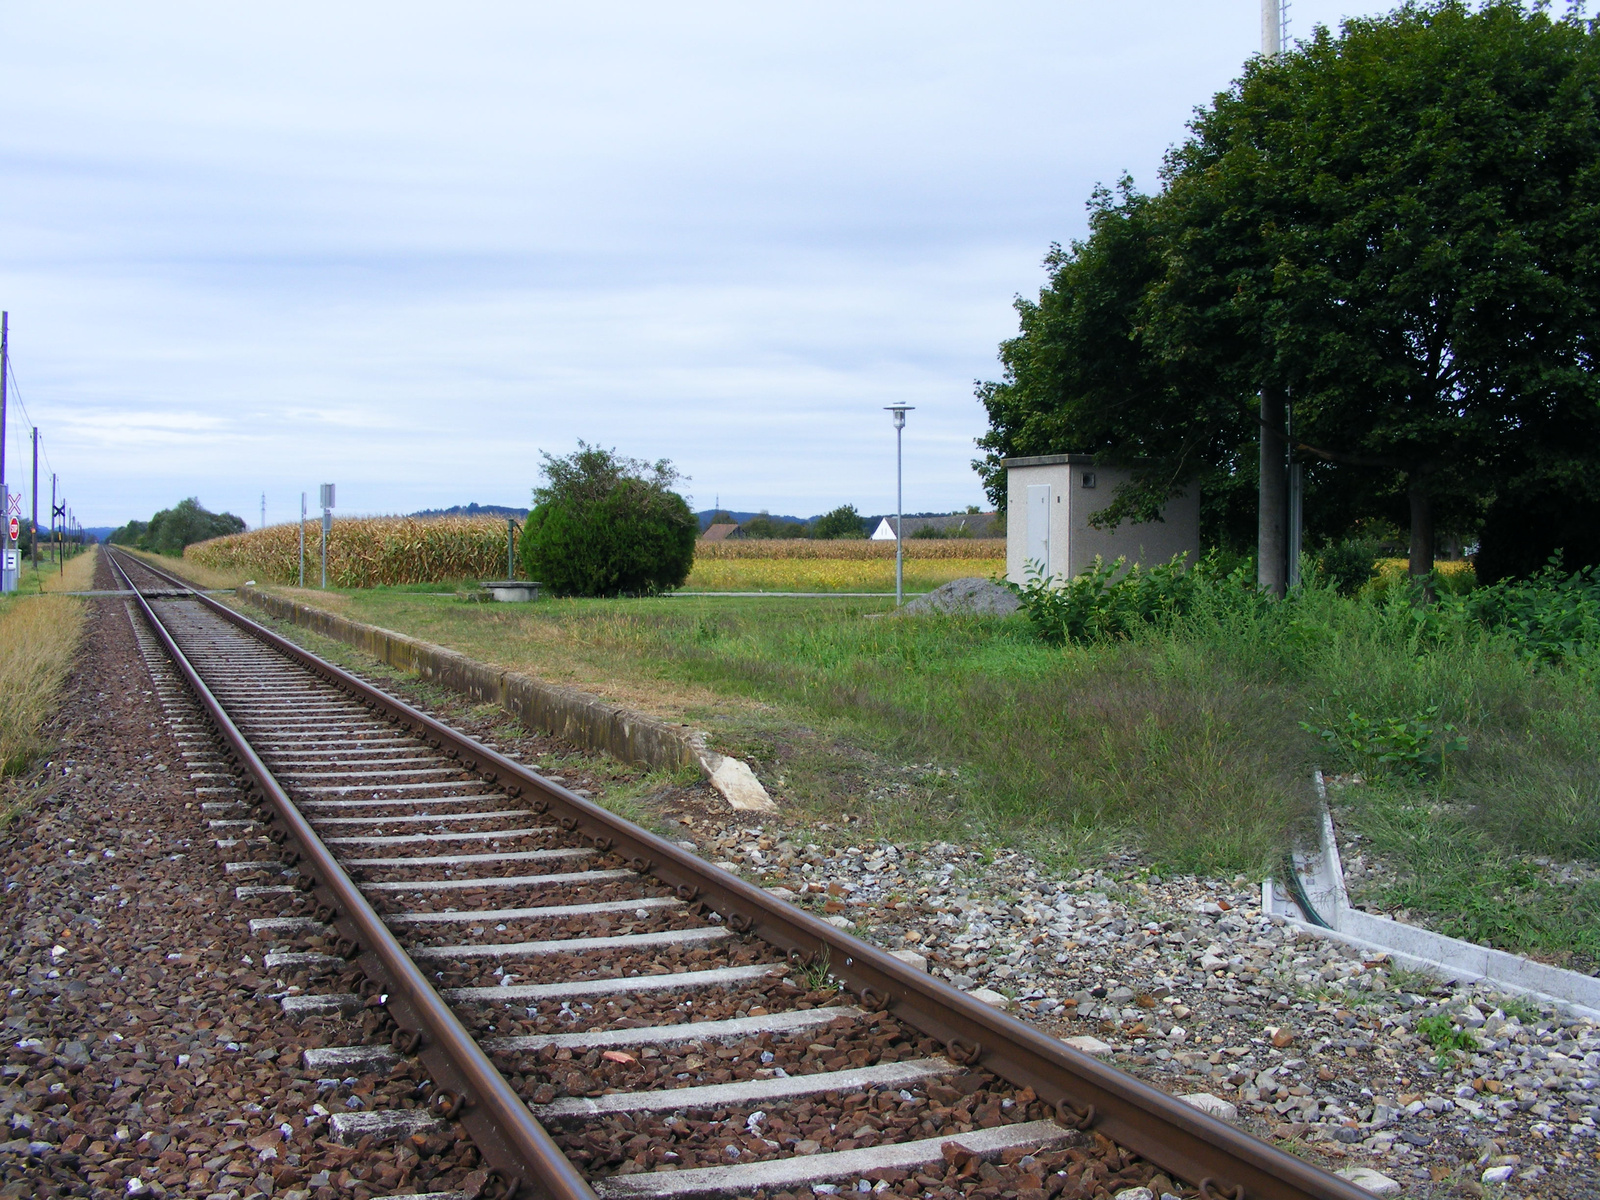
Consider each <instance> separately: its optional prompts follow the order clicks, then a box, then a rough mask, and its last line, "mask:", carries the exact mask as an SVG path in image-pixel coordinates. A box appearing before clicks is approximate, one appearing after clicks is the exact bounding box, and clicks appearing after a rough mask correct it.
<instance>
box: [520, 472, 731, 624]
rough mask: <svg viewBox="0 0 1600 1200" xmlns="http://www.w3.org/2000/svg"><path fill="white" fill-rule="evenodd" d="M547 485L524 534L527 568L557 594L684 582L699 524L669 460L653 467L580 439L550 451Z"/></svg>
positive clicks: (630, 590)
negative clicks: (566, 450)
mask: <svg viewBox="0 0 1600 1200" xmlns="http://www.w3.org/2000/svg"><path fill="white" fill-rule="evenodd" d="M544 476H545V485H544V486H543V487H541V488H537V489H535V491H534V494H533V498H534V508H533V511H532V512H530V513H529V514H528V520H527V524H526V526H525V527H524V529H523V533H522V566H523V569H524V571H525V572H526V573H527V576H528V578H530V579H537V580H539V581H541V582H542V583H543V584H544V585H545V586H546V587H548V588H549V589H550V590H551V591H552V592H554V593H555V594H556V595H558V596H616V595H645V594H649V593H652V592H660V591H667V590H669V589H671V588H675V587H681V586H682V584H683V581H684V580H685V579H687V578H688V576H689V570H690V568H691V567H693V565H694V546H695V540H696V538H697V537H698V535H699V532H700V523H699V522H698V521H697V520H695V517H694V514H693V513H691V512H690V511H689V505H688V504H687V503H686V502H685V501H684V499H683V497H682V496H680V495H678V494H677V493H676V492H674V491H672V490H671V485H672V484H673V483H675V482H676V481H677V479H678V474H677V472H676V471H674V470H673V469H672V464H671V463H669V462H667V461H666V460H665V459H663V460H661V461H660V462H657V463H655V464H647V463H643V462H640V461H638V460H636V459H630V458H622V457H619V456H618V455H617V454H616V452H615V451H612V450H602V449H600V448H598V447H594V446H589V445H587V444H586V443H584V442H579V443H578V450H577V451H576V452H575V453H573V454H570V455H568V456H566V457H565V458H552V457H551V456H550V455H548V454H547V455H545V464H544Z"/></svg>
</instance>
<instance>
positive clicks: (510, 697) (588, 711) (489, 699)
mask: <svg viewBox="0 0 1600 1200" xmlns="http://www.w3.org/2000/svg"><path fill="white" fill-rule="evenodd" d="M238 596H239V598H240V599H241V600H243V601H245V602H246V603H247V604H252V605H254V606H255V607H257V608H259V609H262V610H263V611H265V612H266V613H268V614H269V615H271V616H274V617H277V618H278V619H279V620H282V621H288V622H289V623H290V624H292V625H299V626H301V627H302V628H305V629H310V630H311V631H312V632H314V633H319V634H321V635H322V636H323V637H328V638H332V639H334V640H335V641H339V642H344V643H345V644H346V645H350V646H354V647H355V648H356V649H358V650H361V651H364V652H365V653H367V654H370V655H372V657H374V658H376V659H377V660H378V661H380V662H383V663H387V664H388V665H389V666H391V667H394V668H396V669H397V670H401V671H406V672H408V673H410V674H413V675H416V676H418V677H419V678H422V679H426V680H428V681H430V682H432V683H437V684H439V685H441V686H443V687H447V688H449V689H450V690H451V691H455V692H460V693H461V694H463V695H465V696H468V697H470V698H471V699H473V700H475V701H477V702H478V703H480V704H498V705H499V706H500V707H501V708H503V709H505V710H506V711H507V712H509V713H511V714H512V715H513V716H514V717H516V718H517V719H518V720H520V721H521V722H522V723H523V724H524V725H527V726H528V727H529V728H530V729H540V730H543V731H544V732H546V733H550V734H554V735H555V736H557V737H560V738H564V739H566V740H567V741H569V742H572V743H573V744H574V745H577V746H582V747H584V748H585V749H589V750H604V751H605V752H606V753H608V754H610V755H611V756H612V757H614V758H617V759H620V760H621V761H623V762H628V763H637V764H639V765H641V766H646V767H652V768H655V769H660V770H679V769H681V768H683V767H690V766H692V767H697V768H698V769H699V771H700V773H701V774H702V775H703V776H705V778H706V780H707V782H709V783H710V784H711V786H712V787H713V788H714V789H715V790H716V792H717V793H718V794H719V795H720V796H722V798H723V799H725V800H726V801H727V802H728V804H729V805H730V806H731V807H733V808H736V809H739V810H740V811H742V812H776V811H777V808H778V806H777V805H776V804H774V803H773V801H772V797H771V796H770V795H768V794H767V790H766V788H764V787H762V786H761V781H760V780H759V779H757V778H756V776H755V772H753V771H752V770H751V769H750V765H749V764H748V763H746V762H743V761H741V760H740V759H737V758H730V757H728V756H727V755H723V754H718V753H717V752H716V751H714V750H712V749H711V748H710V747H709V746H707V745H706V735H705V734H704V733H702V732H701V731H699V730H696V729H691V728H690V727H689V726H687V725H680V724H674V723H673V722H670V721H663V720H661V719H660V718H658V717H652V716H648V715H647V714H645V713H641V712H635V711H633V710H632V709H629V708H624V707H622V706H621V705H618V704H613V703H611V702H610V701H608V700H605V699H603V698H602V697H600V696H595V695H591V694H590V693H588V692H582V691H579V690H578V689H576V688H569V687H562V686H560V685H558V684H553V683H545V682H543V681H541V680H538V679H535V678H533V677H532V676H531V675H523V674H521V673H519V672H516V671H504V670H501V669H500V668H498V667H492V666H489V665H488V664H487V663H481V662H478V661H477V660H476V659H472V658H468V657H467V656H466V655H465V654H461V653H460V652H458V651H455V650H450V649H447V648H446V647H444V646H437V645H434V644H433V643H432V642H424V641H422V640H421V639H419V638H414V637H410V636H408V635H407V634H403V633H396V632H395V631H394V630H392V629H384V628H382V627H380V626H377V625H368V624H366V623H364V622H361V621H352V620H350V619H349V618H348V617H342V616H339V615H338V614H337V613H331V612H328V611H327V610H325V609H320V608H314V607H312V606H311V605H309V604H306V603H304V602H302V601H299V600H290V599H287V598H286V597H283V596H274V595H272V594H271V593H269V592H264V591H262V590H260V589H259V588H255V587H251V586H250V585H248V584H246V585H245V586H243V587H241V588H239V589H238Z"/></svg>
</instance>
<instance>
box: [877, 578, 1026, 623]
mask: <svg viewBox="0 0 1600 1200" xmlns="http://www.w3.org/2000/svg"><path fill="white" fill-rule="evenodd" d="M1021 607H1022V602H1021V601H1020V600H1018V599H1017V596H1016V593H1015V592H1013V591H1012V590H1011V589H1010V588H1007V587H1002V586H1001V585H1000V584H998V583H995V582H994V581H993V580H990V579H979V578H977V577H976V576H973V577H970V578H967V579H952V580H951V581H950V582H949V583H947V584H945V585H944V586H943V587H940V588H935V589H934V590H933V591H931V592H929V593H928V594H927V595H926V596H918V597H917V598H916V599H915V600H913V601H911V603H910V604H907V605H906V606H905V607H904V608H902V609H901V610H900V614H901V615H903V616H908V617H915V616H926V615H927V614H928V613H961V614H965V615H969V616H979V617H1009V616H1010V615H1011V614H1012V613H1014V612H1016V611H1017V609H1019V608H1021Z"/></svg>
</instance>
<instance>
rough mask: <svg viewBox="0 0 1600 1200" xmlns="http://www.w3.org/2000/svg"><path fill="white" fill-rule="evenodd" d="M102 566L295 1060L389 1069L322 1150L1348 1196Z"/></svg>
mask: <svg viewBox="0 0 1600 1200" xmlns="http://www.w3.org/2000/svg"><path fill="white" fill-rule="evenodd" d="M108 554H109V558H110V563H111V566H112V569H113V571H114V572H115V573H116V574H117V575H118V577H119V578H120V579H121V580H122V582H123V583H124V584H125V585H126V587H127V588H128V590H129V591H130V592H131V593H132V600H133V603H134V604H135V605H137V613H138V615H139V616H140V617H141V618H142V621H143V625H144V628H143V629H139V628H137V624H136V633H137V634H138V636H139V638H140V641H141V645H142V646H144V647H145V649H146V655H147V658H150V659H152V668H153V673H154V674H156V676H157V686H158V689H160V690H161V692H162V698H163V702H164V703H165V704H167V706H168V710H169V713H174V712H185V713H189V714H192V715H189V716H179V717H177V718H175V720H176V727H175V734H176V736H177V737H178V738H179V739H180V742H181V743H182V745H183V753H184V754H185V757H186V759H187V761H188V762H189V763H190V765H191V767H192V768H194V770H193V771H192V772H191V773H192V774H193V775H194V776H195V777H196V783H197V791H198V792H199V793H200V796H201V799H202V801H203V803H204V806H205V809H206V811H207V817H208V818H209V820H210V822H211V828H212V830H213V832H214V834H215V836H216V838H217V841H218V845H219V847H222V848H224V849H228V850H230V851H237V857H236V859H235V861H233V862H231V863H229V864H228V867H227V869H228V871H229V872H230V874H235V875H237V876H238V878H239V884H238V886H237V890H236V894H237V897H238V900H239V902H240V904H241V906H243V907H245V908H247V909H248V911H249V913H254V914H259V915H254V916H251V917H250V922H251V928H252V931H253V932H255V933H257V934H258V935H260V936H263V937H268V938H272V939H274V940H275V941H276V943H277V948H275V949H273V950H272V951H271V952H270V953H268V954H267V956H266V960H265V966H266V968H267V969H268V971H269V973H271V974H272V975H273V976H274V977H275V978H279V979H282V980H283V981H284V988H283V991H282V994H281V997H280V999H281V1004H282V1006H283V1008H284V1012H285V1016H286V1019H297V1020H312V1021H329V1022H333V1023H334V1026H335V1027H336V1028H338V1029H343V1030H346V1031H348V1032H349V1034H350V1037H349V1044H348V1045H343V1046H325V1047H322V1048H320V1049H316V1050H310V1051H307V1052H306V1056H307V1062H306V1065H307V1066H308V1067H312V1068H314V1069H317V1070H326V1071H327V1072H328V1073H329V1074H331V1075H335V1076H337V1075H342V1074H349V1075H380V1076H385V1077H393V1078H395V1079H398V1080H400V1081H401V1083H402V1086H398V1087H389V1088H386V1089H385V1090H384V1092H383V1094H384V1095H385V1096H386V1097H387V1100H386V1101H385V1103H384V1105H383V1106H381V1107H375V1108H373V1109H362V1110H358V1111H353V1112H344V1113H335V1114H331V1115H330V1117H329V1127H330V1132H331V1134H332V1136H334V1137H335V1138H337V1139H339V1140H342V1141H345V1142H348V1143H358V1142H359V1141H360V1140H361V1139H362V1138H365V1137H369V1136H370V1137H374V1138H378V1139H386V1138H396V1137H405V1136H412V1135H417V1134H426V1133H428V1132H430V1131H435V1130H438V1129H440V1128H441V1127H442V1126H444V1124H445V1123H446V1122H459V1123H460V1124H461V1125H462V1126H463V1127H464V1128H465V1130H466V1131H467V1133H468V1134H470V1136H471V1137H472V1139H473V1141H474V1143H475V1144H476V1145H477V1147H478V1149H479V1152H480V1154H481V1155H482V1158H483V1160H484V1162H485V1163H486V1164H487V1165H488V1167H489V1168H490V1173H489V1175H488V1177H487V1178H486V1179H485V1180H484V1182H483V1185H482V1188H481V1191H480V1194H481V1195H484V1196H486V1197H489V1198H491V1200H492V1198H494V1197H500V1198H505V1197H509V1196H511V1195H513V1194H515V1195H519V1196H537V1197H548V1198H550V1200H593V1198H594V1197H596V1196H597V1195H598V1196H599V1197H603V1198H605V1200H622V1198H626V1197H638V1198H658V1200H676V1198H678V1197H694V1196H729V1197H733V1196H751V1197H769V1198H773V1200H777V1198H780V1197H784V1196H788V1197H791V1198H802V1200H803V1198H805V1197H813V1196H816V1195H828V1194H834V1193H837V1192H839V1191H841V1190H843V1191H852V1192H875V1193H886V1192H890V1191H893V1192H894V1193H895V1194H897V1195H900V1196H905V1197H941V1198H942V1197H951V1196H956V1195H963V1194H966V1195H973V1194H976V1195H983V1196H995V1197H1001V1196H1004V1197H1012V1196H1015V1197H1017V1198H1018V1200H1050V1198H1052V1197H1056V1196H1063V1197H1067V1198H1068V1200H1074V1198H1077V1197H1099V1196H1114V1195H1116V1194H1117V1193H1118V1192H1119V1191H1122V1190H1125V1189H1129V1188H1135V1187H1139V1186H1145V1185H1149V1184H1152V1183H1153V1184H1155V1185H1156V1186H1157V1188H1158V1193H1157V1194H1159V1190H1169V1189H1170V1190H1171V1191H1172V1192H1174V1193H1176V1194H1178V1195H1180V1196H1183V1197H1190V1196H1199V1197H1202V1198H1204V1200H1211V1198H1220V1197H1224V1196H1226V1197H1232V1198H1233V1200H1242V1198H1248V1200H1291V1198H1295V1200H1303V1198H1313V1197H1314V1198H1317V1200H1360V1198H1362V1197H1366V1196H1368V1195H1369V1193H1367V1192H1365V1191H1363V1190H1362V1189H1360V1188H1358V1187H1356V1186H1355V1185H1354V1184H1351V1183H1349V1182H1347V1181H1345V1180H1343V1179H1340V1178H1338V1177H1337V1176H1333V1175H1330V1174H1327V1173H1324V1172H1322V1171H1319V1170H1317V1169H1316V1168H1314V1167H1311V1166H1309V1165H1308V1164H1306V1163H1304V1162H1302V1161H1301V1160H1299V1159H1296V1158H1294V1157H1292V1156H1290V1155H1288V1154H1285V1153H1283V1152H1281V1151H1279V1150H1277V1149H1275V1148H1273V1147H1271V1146H1269V1145H1267V1144H1265V1143H1263V1142H1261V1141H1258V1140H1256V1139H1254V1138H1251V1137H1249V1136H1248V1135H1246V1134H1243V1133H1241V1132H1240V1131H1239V1130H1237V1129H1234V1128H1233V1127H1232V1126H1230V1125H1228V1124H1225V1123H1223V1122H1221V1121H1218V1120H1216V1119H1214V1118H1212V1117H1209V1116H1207V1115H1206V1114H1204V1113H1202V1112H1199V1111H1198V1110H1196V1109H1193V1108H1191V1107H1190V1106H1189V1105H1187V1104H1184V1103H1182V1102H1181V1101H1178V1100H1176V1099H1174V1098H1172V1097H1170V1096H1168V1095H1166V1094H1165V1093H1163V1092H1160V1091H1157V1090H1156V1089H1153V1088H1151V1087H1149V1086H1148V1085H1145V1084H1142V1083H1140V1082H1139V1081H1137V1080H1135V1079H1133V1078H1131V1077H1129V1076H1127V1075H1124V1074H1122V1073H1121V1072H1119V1071H1116V1070H1115V1069H1113V1068H1110V1067H1108V1066H1106V1065H1104V1064H1102V1063H1100V1062H1098V1061H1096V1060H1095V1059H1093V1058H1090V1057H1088V1056H1086V1055H1082V1054H1079V1053H1078V1052H1076V1051H1074V1050H1071V1049H1070V1048H1068V1047H1066V1046H1064V1045H1063V1044H1061V1043H1060V1042H1058V1041H1057V1040H1056V1039H1054V1038H1051V1037H1049V1036H1047V1035H1045V1034H1043V1033H1041V1032H1040V1031H1038V1030H1036V1029H1034V1028H1032V1027H1030V1026H1028V1025H1026V1024H1023V1023H1022V1022H1020V1021H1017V1020H1015V1019H1013V1018H1011V1017H1008V1016H1006V1015H1004V1014H1003V1013H1000V1012H998V1011H996V1010H994V1009H992V1008H990V1007H988V1006H987V1005H984V1004H982V1003H980V1002H979V1001H977V1000H974V999H973V998H972V997H970V996H968V995H966V994H965V993H962V992H960V991H957V990H955V989H953V988H951V987H949V986H947V985H945V984H943V983H941V982H939V981H937V980H936V979H933V978H931V977H929V976H928V975H926V974H924V973H923V972H921V971H918V970H916V969H914V968H913V967H911V966H908V965H907V964H905V963H903V962H901V961H899V960H898V959H896V958H894V957H892V956H891V955H889V954H888V953H886V952H884V951H882V950H880V949H878V948H876V947H873V946H871V945H868V944H867V943H864V942H862V941H859V940H857V939H855V938H853V937H851V936H849V935H848V934H846V933H844V932H842V931H840V930H838V929H835V928H834V927H833V926H831V925H828V924H826V923H824V922H822V921H820V920H818V919H816V918H814V917H813V916H811V915H810V914H809V913H806V912H805V911H803V910H801V909H798V908H796V907H794V906H792V905H789V904H787V903H784V902H783V901H780V900H777V899H775V898H773V897H771V896H769V895H767V894H766V893H765V892H763V891H762V890H760V889H759V888H756V887H753V886H751V885H750V884H748V883H746V882H744V881H742V880H740V879H739V878H737V877H736V876H734V875H732V874H729V873H728V872H725V871H722V870H720V869H718V868H715V867H712V866H710V865H709V864H707V863H705V862H703V861H701V860H700V859H698V858H696V857H695V856H694V855H693V854H691V853H689V852H687V851H686V850H684V849H683V848H681V847H679V846H677V845H675V844H673V843H671V842H669V841H666V840H664V839H662V838H659V837H656V836H655V835H653V834H651V833H649V832H647V831H646V830H643V829H641V828H639V827H638V826H635V825H633V824H631V823H630V822H628V821H625V820H623V819H621V818H619V817H616V816H614V815H612V814H611V813H609V812H607V811H605V810H604V809H603V808H601V807H599V806H598V805H595V804H593V803H591V802H589V801H588V800H585V799H584V798H582V797H580V796H578V795H575V794H574V793H572V792H570V791H568V790H567V789H566V788H564V787H562V786H561V785H560V783H559V782H556V781H554V780H551V779H546V778H544V777H541V776H540V775H538V774H537V773H535V772H534V771H532V770H530V769H529V768H528V767H527V766H524V765H523V764H521V763H519V762H516V761H515V760H513V759H511V758H509V757H507V756H505V755H503V754H501V753H499V752H498V751H496V750H494V749H492V748H490V747H487V746H484V745H482V744H480V743H478V742H476V741H474V740H473V739H471V738H468V737H466V736H464V735H463V734H461V733H459V732H456V731H454V730H452V729H450V728H449V727H447V726H446V725H444V724H442V723H440V722H439V721H437V720H435V719H433V718H432V717H430V716H428V715H426V714H424V713H421V712H419V711H417V710H416V709H414V708H412V707H410V706H408V705H407V704H405V703H403V702H402V701H399V700H397V699H395V698H393V697H390V696H388V695H385V694H384V693H382V692H380V691H378V690H377V689H375V688H373V687H372V686H371V685H369V684H368V683H366V682H365V681H363V680H361V679H359V678H357V677H355V676H353V675H350V674H348V673H346V672H344V671H342V670H340V669H339V668H337V667H335V666H333V665H332V664H329V663H327V662H324V661H323V660H321V659H319V658H317V657H315V656H314V655H312V654H310V653H308V652H307V651H305V650H303V649H301V648H300V647H298V646H296V645H295V644H293V643H291V642H289V641H287V640H285V639H283V638H281V637H279V636H278V635H276V634H275V633H273V632H272V631H270V630H268V629H266V628H264V627H262V626H260V625H257V624H255V623H254V622H251V621H249V620H248V619H246V618H245V617H243V616H241V615H240V614H238V613H236V612H234V611H233V610H231V609H229V608H228V607H226V606H225V605H222V604H220V603H218V602H216V601H214V600H212V599H210V598H209V597H206V596H204V595H201V594H199V593H196V592H193V591H190V590H188V589H187V585H186V584H185V583H184V581H183V580H181V579H178V578H176V577H174V576H171V575H168V574H166V573H165V572H160V571H157V570H155V569H154V568H152V567H151V566H149V565H148V564H146V563H144V562H143V561H141V560H139V559H136V558H133V557H131V556H127V555H124V554H122V553H120V552H115V551H108ZM160 656H164V657H160ZM168 673H170V674H168ZM163 674H167V681H166V682H165V683H163V680H162V676H163ZM411 1079H420V1080H422V1082H421V1084H420V1085H419V1086H408V1085H406V1081H409V1080H411Z"/></svg>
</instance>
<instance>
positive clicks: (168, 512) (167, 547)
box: [106, 496, 244, 557]
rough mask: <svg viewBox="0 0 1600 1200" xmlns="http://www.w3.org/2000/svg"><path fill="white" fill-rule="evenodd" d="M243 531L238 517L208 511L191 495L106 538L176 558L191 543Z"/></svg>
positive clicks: (120, 543) (111, 541)
mask: <svg viewBox="0 0 1600 1200" xmlns="http://www.w3.org/2000/svg"><path fill="white" fill-rule="evenodd" d="M243 530H244V521H242V520H241V519H240V518H238V517H236V516H234V515H233V514H232V513H228V512H223V513H214V512H210V511H208V510H207V509H205V508H203V507H202V506H201V504H200V501H199V500H198V499H197V498H196V497H194V496H190V497H189V498H188V499H187V500H181V501H179V502H178V503H177V504H175V505H174V506H173V507H171V508H163V509H162V510H161V511H160V512H158V513H157V514H156V515H155V516H153V517H151V518H150V519H149V520H148V521H129V522H128V523H127V524H126V525H124V526H123V527H122V528H121V529H118V530H115V531H114V532H113V533H112V534H111V536H110V537H108V538H107V539H106V541H108V542H110V543H111V544H112V545H113V546H132V547H133V548H134V549H136V550H153V551H155V552H156V553H157V554H170V555H173V556H174V557H177V556H179V555H181V554H182V553H183V548H184V547H185V546H188V545H190V544H191V543H194V542H203V541H205V540H206V539H207V538H214V537H223V536H224V535H226V534H230V533H241V532H243Z"/></svg>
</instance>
